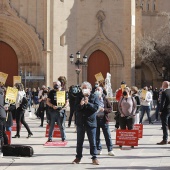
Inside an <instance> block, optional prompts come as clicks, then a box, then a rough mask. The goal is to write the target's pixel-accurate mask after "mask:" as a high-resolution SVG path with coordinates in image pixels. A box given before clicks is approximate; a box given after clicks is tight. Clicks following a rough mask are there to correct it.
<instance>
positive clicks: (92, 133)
mask: <svg viewBox="0 0 170 170" xmlns="http://www.w3.org/2000/svg"><path fill="white" fill-rule="evenodd" d="M85 131H86V132H87V137H88V140H89V143H90V154H91V155H92V159H96V158H97V157H96V155H97V147H96V128H95V127H85V126H77V149H76V152H77V155H76V158H78V159H81V158H82V157H83V156H82V152H83V142H84V136H85Z"/></svg>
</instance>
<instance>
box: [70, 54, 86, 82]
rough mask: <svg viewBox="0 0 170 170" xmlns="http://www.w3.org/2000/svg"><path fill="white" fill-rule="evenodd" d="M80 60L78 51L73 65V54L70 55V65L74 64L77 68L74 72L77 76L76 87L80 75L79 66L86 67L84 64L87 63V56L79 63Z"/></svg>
mask: <svg viewBox="0 0 170 170" xmlns="http://www.w3.org/2000/svg"><path fill="white" fill-rule="evenodd" d="M80 58H81V55H80V51H78V52H77V53H76V59H77V60H76V62H75V63H74V55H73V54H71V55H70V62H71V64H73V63H74V64H75V65H76V66H77V68H76V70H75V71H76V74H77V85H79V75H80V72H81V69H80V65H86V63H87V56H86V55H84V56H83V61H80Z"/></svg>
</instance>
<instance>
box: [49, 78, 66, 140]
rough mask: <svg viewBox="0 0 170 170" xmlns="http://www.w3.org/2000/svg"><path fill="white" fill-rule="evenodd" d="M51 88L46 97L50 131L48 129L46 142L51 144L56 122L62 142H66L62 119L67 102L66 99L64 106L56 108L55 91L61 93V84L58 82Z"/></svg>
mask: <svg viewBox="0 0 170 170" xmlns="http://www.w3.org/2000/svg"><path fill="white" fill-rule="evenodd" d="M53 88H54V89H53V90H51V91H50V92H49V94H48V97H47V105H48V106H49V115H50V123H49V124H50V129H49V136H48V142H52V136H53V130H54V126H55V122H56V121H57V124H58V126H59V128H60V133H61V138H62V141H63V142H64V141H65V140H66V135H65V126H64V123H63V119H64V117H65V115H64V114H65V111H64V109H65V108H66V106H67V105H68V100H67V98H66V99H65V100H66V102H65V105H64V106H62V107H61V106H57V91H61V82H60V81H56V82H53ZM65 96H66V95H65Z"/></svg>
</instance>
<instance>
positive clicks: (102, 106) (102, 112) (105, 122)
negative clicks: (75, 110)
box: [94, 87, 114, 156]
mask: <svg viewBox="0 0 170 170" xmlns="http://www.w3.org/2000/svg"><path fill="white" fill-rule="evenodd" d="M94 94H96V95H97V96H98V97H99V109H98V112H97V130H96V145H97V151H98V155H101V154H102V145H101V140H100V128H102V131H103V134H104V137H105V141H106V145H107V150H108V155H110V156H114V152H113V151H112V149H113V144H112V139H111V134H110V129H109V117H108V114H109V113H111V111H112V106H111V104H110V102H109V101H108V99H106V97H105V95H104V94H103V89H102V87H97V88H96V90H95V92H94Z"/></svg>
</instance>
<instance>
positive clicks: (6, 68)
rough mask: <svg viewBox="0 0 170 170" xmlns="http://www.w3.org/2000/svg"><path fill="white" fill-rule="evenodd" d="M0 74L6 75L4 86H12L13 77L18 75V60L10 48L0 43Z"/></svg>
mask: <svg viewBox="0 0 170 170" xmlns="http://www.w3.org/2000/svg"><path fill="white" fill-rule="evenodd" d="M0 51H1V55H0V72H4V73H7V74H8V78H7V80H6V84H5V86H13V76H17V75H18V58H17V55H16V53H15V51H14V50H13V48H12V47H11V46H9V45H8V44H7V43H5V42H3V41H0Z"/></svg>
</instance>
